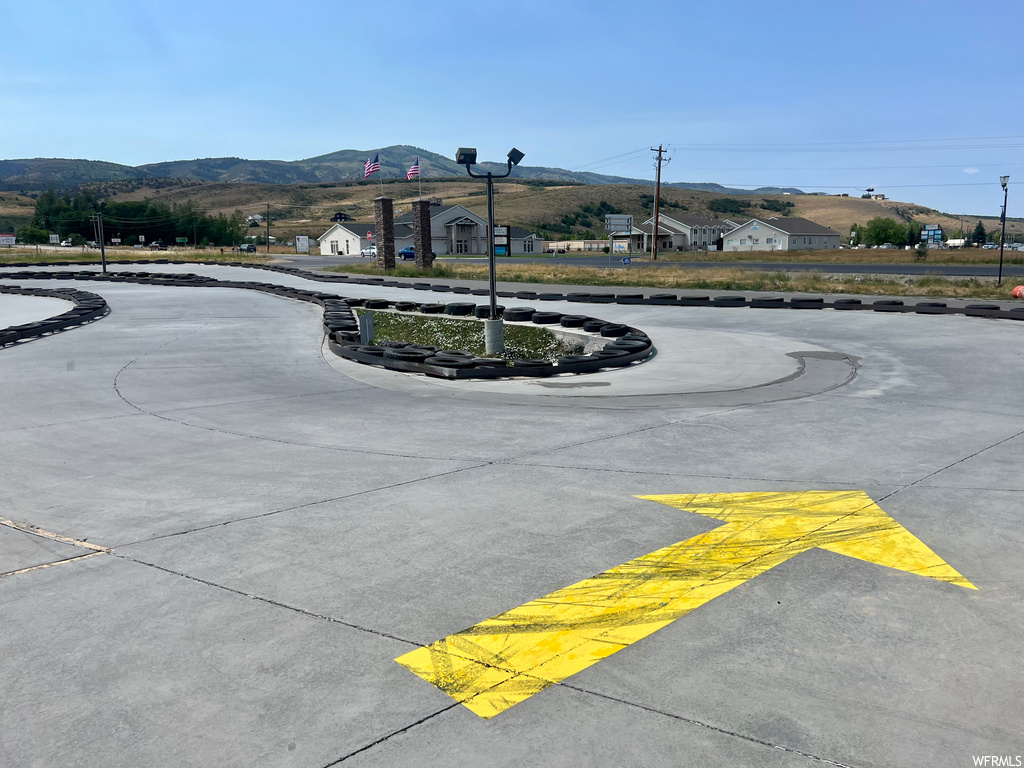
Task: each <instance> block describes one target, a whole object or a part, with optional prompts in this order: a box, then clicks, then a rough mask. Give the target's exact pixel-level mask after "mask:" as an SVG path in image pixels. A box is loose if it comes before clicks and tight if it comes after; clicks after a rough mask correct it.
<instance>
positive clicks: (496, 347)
mask: <svg viewBox="0 0 1024 768" xmlns="http://www.w3.org/2000/svg"><path fill="white" fill-rule="evenodd" d="M484 351H485V352H486V353H487V354H488V355H503V354H505V321H504V320H501V319H500V318H499V319H498V320H484Z"/></svg>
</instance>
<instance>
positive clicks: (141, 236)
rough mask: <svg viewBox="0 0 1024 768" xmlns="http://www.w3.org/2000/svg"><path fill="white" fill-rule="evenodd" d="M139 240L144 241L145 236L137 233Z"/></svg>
mask: <svg viewBox="0 0 1024 768" xmlns="http://www.w3.org/2000/svg"><path fill="white" fill-rule="evenodd" d="M139 242H140V243H144V242H146V236H145V235H139Z"/></svg>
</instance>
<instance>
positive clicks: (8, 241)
mask: <svg viewBox="0 0 1024 768" xmlns="http://www.w3.org/2000/svg"><path fill="white" fill-rule="evenodd" d="M0 245H14V235H0Z"/></svg>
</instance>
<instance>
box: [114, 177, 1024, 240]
mask: <svg viewBox="0 0 1024 768" xmlns="http://www.w3.org/2000/svg"><path fill="white" fill-rule="evenodd" d="M112 186H113V185H112ZM114 188H115V189H116V186H115V187H114ZM422 189H423V196H424V197H440V198H441V199H442V200H443V201H444V203H445V204H461V205H464V206H466V207H467V208H469V209H470V210H471V211H473V212H474V213H477V214H480V215H486V208H487V203H486V195H485V185H484V183H483V182H480V181H473V180H470V179H466V180H465V181H455V180H449V181H428V180H424V182H423V188H422ZM495 191H496V193H495V218H496V219H497V220H498V221H499V222H502V223H508V224H513V225H517V226H522V227H526V228H527V229H531V230H536V229H538V228H539V227H540V226H541V225H543V224H545V223H553V222H557V221H559V220H560V219H561V218H562V217H563V216H565V215H571V214H574V213H577V212H579V211H580V209H581V208H582V206H584V205H596V204H599V203H600V202H602V201H604V202H607V203H608V204H609V205H611V206H613V207H614V208H615V209H617V210H620V211H622V212H624V213H629V214H632V215H633V216H634V217H635V219H636V220H637V221H638V222H639V221H643V220H644V219H647V218H649V217H650V216H651V210H650V207H649V201H648V205H645V201H644V200H643V199H642V198H641V195H646V196H648V198H650V196H651V195H653V189H652V188H651V187H644V186H632V185H606V186H596V185H575V184H574V185H567V186H535V185H531V184H526V183H521V182H517V181H515V180H512V181H508V182H498V183H496V184H495ZM383 192H384V194H385V195H387V196H389V197H391V198H392V199H393V200H394V201H395V203H394V204H395V210H396V212H397V213H401V212H405V211H408V210H410V209H411V207H412V202H413V201H414V200H416V199H417V198H418V197H419V186H418V184H417V183H416V182H415V181H411V182H407V181H404V180H403V181H390V182H386V183H385V184H384V185H383ZM380 194H381V186H380V185H379V184H377V183H359V182H349V183H337V184H287V185H270V184H221V183H207V182H184V183H182V184H181V185H177V186H163V187H160V188H148V187H141V188H139V189H134V190H131V191H127V192H124V193H118V194H117V195H116V199H118V200H141V199H144V198H149V199H153V200H159V201H163V202H166V203H169V204H175V203H183V202H185V201H187V200H194V201H196V202H197V203H198V204H199V205H200V206H201V207H202V208H204V209H205V210H207V211H209V212H211V213H225V214H230V213H231V212H233V211H235V210H240V211H242V212H243V213H246V214H250V213H261V214H265V213H266V210H267V204H268V203H269V204H270V210H271V213H272V217H273V219H274V224H273V229H272V234H274V236H275V237H278V238H279V239H280V238H282V237H283V238H289V237H293V236H294V235H297V234H305V235H310V236H311V237H317V236H319V235H320V234H322V233H323V232H325V231H326V230H327V229H328V228H329V227H330V224H331V222H330V217H331V216H332V215H333V214H334V213H335V212H336V211H344V212H345V213H347V214H348V215H350V216H352V217H353V218H354V219H355V220H356V221H372V220H373V199H374V198H375V197H377V196H379V195H380ZM721 197H724V196H723V195H721V194H718V193H713V192H696V191H690V190H680V189H673V188H664V189H663V190H662V198H663V199H664V200H666V201H667V202H668V207H667V208H664V209H663V213H664V214H665V215H667V216H672V215H673V214H689V215H696V216H705V217H716V218H722V216H721V215H719V214H715V213H713V212H712V211H711V210H710V209H709V208H708V203H709V201H711V200H714V199H716V198H721ZM731 197H734V198H736V199H741V200H746V201H748V202H750V203H751V207H750V208H749V209H747V211H746V213H745V214H744V215H738V214H737V215H732V216H730V218H732V219H734V220H736V219H740V220H745V219H744V216H745V217H746V218H755V217H756V218H761V219H766V218H768V217H770V216H777V215H780V214H777V213H774V212H772V211H770V210H765V209H764V208H762V207H760V206H761V205H762V204H763V203H764V201H785V202H789V203H792V204H793V205H794V208H793V209H792V210H791V211H790V213H789V214H788V215H790V216H800V217H803V218H807V219H810V220H811V221H815V222H817V223H819V224H822V225H824V226H828V227H832V229H834V230H836V231H837V232H840V233H842V234H843V235H844V236H845V235H846V234H847V233H848V232H849V229H850V225H851V224H854V223H859V224H863V223H865V222H867V221H868V220H870V219H873V218H875V217H879V216H881V217H886V218H891V219H894V220H897V221H902V222H907V221H910V220H913V221H916V222H918V223H921V224H939V225H941V226H942V227H943V228H944V229H946V230H947V231H953V230H955V229H957V228H958V227H959V225H960V219H959V217H958V216H954V215H948V214H942V213H940V212H938V211H934V210H932V209H929V208H925V207H923V206H919V205H915V204H913V203H902V202H898V201H891V200H885V201H876V200H862V199H860V198H857V197H831V196H818V195H745V196H731ZM678 206H682V207H678ZM978 220H979V217H977V216H971V217H969V218H965V220H964V222H965V226H966V227H968V228H969V229H973V228H974V225H975V224H976V223H977V221H978ZM981 221H982V223H983V224H984V225H985V228H986V229H989V230H991V229H993V228H997V227H998V225H999V220H998V218H997V217H996V216H990V217H981ZM602 224H603V222H600V221H595V223H594V227H593V229H594V231H595V232H596V233H598V234H600V233H601V232H602V230H603V226H602ZM1007 229H1008V231H1010V232H1018V233H1022V232H1024V223H1022V222H1021V221H1013V222H1009V223H1008V227H1007Z"/></svg>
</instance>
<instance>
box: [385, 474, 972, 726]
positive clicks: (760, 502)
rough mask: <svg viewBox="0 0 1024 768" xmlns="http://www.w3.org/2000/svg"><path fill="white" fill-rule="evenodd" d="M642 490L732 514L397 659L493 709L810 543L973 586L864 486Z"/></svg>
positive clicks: (483, 709)
mask: <svg viewBox="0 0 1024 768" xmlns="http://www.w3.org/2000/svg"><path fill="white" fill-rule="evenodd" d="M637 498H641V499H647V500H649V501H654V502H657V503H659V504H665V505H667V506H669V507H674V508H676V509H679V510H686V511H690V512H696V513H697V514H700V515H704V516H706V517H712V518H715V519H716V520H721V521H723V522H724V523H725V525H722V526H719V527H717V528H714V529H712V530H710V531H708V532H707V533H702V534H700V535H698V536H694V537H693V538H691V539H687V540H685V541H681V542H679V543H677V544H672V545H670V546H667V547H664V548H662V549H659V550H657V551H656V552H652V553H651V554H649V555H645V556H643V557H638V558H636V559H635V560H631V561H629V562H628V563H625V564H623V565H620V566H618V567H617V568H612V569H611V570H609V571H605V572H604V573H601V574H598V575H597V576H594V577H593V578H589V579H584V580H583V581H580V582H577V583H576V584H573V585H571V586H568V587H565V588H563V589H560V590H558V591H556V592H553V593H552V594H550V595H548V596H547V597H542V598H540V599H539V600H533V601H531V602H528V603H525V604H524V605H521V606H519V607H518V608H513V609H512V610H510V611H506V612H505V613H502V614H499V615H497V616H494V617H493V618H490V619H487V620H486V621H483V622H481V623H479V624H477V625H476V626H473V627H470V628H469V629H466V630H463V631H462V632H458V633H456V634H454V635H449V636H448V637H446V638H444V639H443V640H438V641H437V642H435V643H432V644H431V645H429V646H427V647H425V648H417V649H416V650H415V651H411V652H410V653H407V654H405V655H403V656H399V657H398V658H397V659H395V661H397V662H398V663H399V664H401V665H402V666H403V667H405V668H406V669H408V670H409V671H411V672H413V673H414V674H416V675H418V676H419V677H421V678H423V679H424V680H426V681H427V682H429V683H431V684H433V685H435V686H437V687H438V688H440V689H441V690H442V691H444V692H445V693H447V694H448V695H449V696H451V697H452V698H453V699H455V700H456V701H457V702H459V703H461V704H463V705H464V706H466V707H467V708H468V709H470V710H471V711H472V712H474V713H476V714H477V715H479V716H480V717H483V718H489V717H494V716H495V715H497V714H500V713H501V712H504V711H505V710H506V709H508V708H510V707H512V706H514V705H516V704H518V703H519V702H521V701H523V700H525V699H527V698H529V697H530V696H533V695H534V694H536V693H540V692H541V691H543V690H544V689H545V688H547V687H549V686H551V685H555V684H557V683H560V682H561V681H563V680H565V679H566V678H568V677H570V676H571V675H574V674H576V673H577V672H581V671H582V670H584V669H586V668H588V667H590V666H592V665H593V664H596V663H597V662H598V661H601V660H602V659H605V658H607V657H609V656H611V655H612V654H613V653H615V652H617V651H620V650H622V649H623V648H625V647H626V646H628V645H630V644H632V643H635V642H637V641H638V640H642V639H643V638H645V637H647V636H648V635H650V634H652V633H654V632H656V631H658V630H659V629H661V628H662V627H664V626H666V625H668V624H670V623H672V622H673V621H675V620H676V619H679V618H682V617H683V616H685V615H686V614H688V613H689V612H690V611H692V610H694V609H695V608H699V607H700V606H701V605H703V604H704V603H707V602H708V601H710V600H713V599H714V598H716V597H719V596H720V595H723V594H725V593H726V592H728V591H729V590H731V589H732V588H733V587H738V586H739V585H740V584H743V583H744V582H746V581H748V580H750V579H752V578H754V577H755V576H757V575H758V574H760V573H764V572H765V571H767V570H769V569H771V568H774V567H775V566H776V565H781V564H782V563H784V562H786V561H787V560H789V559H790V558H792V557H795V556H797V555H799V554H800V553H802V552H806V551H807V550H809V549H813V548H815V547H818V548H820V549H824V550H827V551H829V552H833V553H835V554H840V555H846V556H848V557H853V558H856V559H858V560H864V561H866V562H869V563H876V564H878V565H885V566H888V567H890V568H895V569H897V570H901V571H907V572H909V573H914V574H917V575H919V576H926V577H928V578H932V579H937V580H938V581H943V582H947V583H949V584H954V585H956V586H960V587H965V588H967V589H977V587H975V586H974V585H973V584H971V583H970V582H969V581H967V579H965V578H964V577H963V576H961V575H960V574H959V573H957V572H956V571H955V570H953V569H952V568H951V567H950V566H949V565H948V564H946V562H945V561H944V560H942V558H940V557H939V556H938V555H936V554H935V553H934V552H932V551H931V550H930V549H929V548H928V547H927V546H926V545H925V544H924V543H922V542H921V541H920V540H918V539H917V538H916V537H915V536H914V535H913V534H911V533H910V531H908V530H907V529H906V528H904V527H903V526H902V525H900V524H899V523H897V522H896V521H895V520H894V519H893V518H891V517H889V515H888V514H886V513H885V512H884V511H883V510H882V509H881V508H880V507H879V506H878V505H877V504H875V502H874V501H872V500H871V498H870V497H869V496H868V495H867V494H866V493H864V492H863V491H803V492H796V493H702V494H686V495H672V496H639V497H637Z"/></svg>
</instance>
